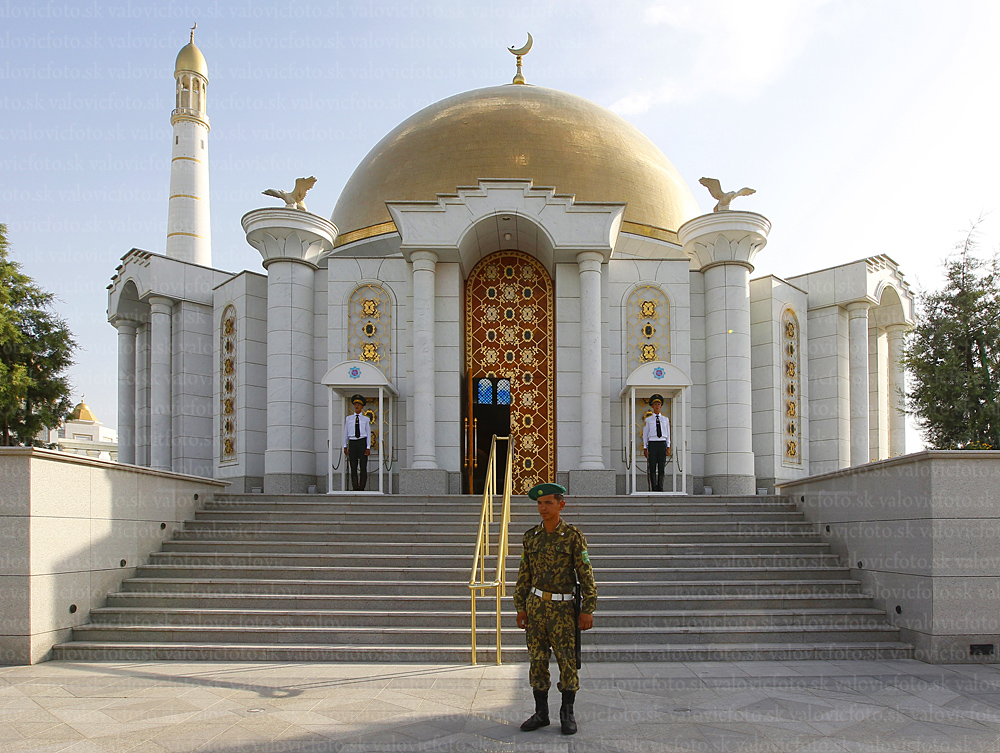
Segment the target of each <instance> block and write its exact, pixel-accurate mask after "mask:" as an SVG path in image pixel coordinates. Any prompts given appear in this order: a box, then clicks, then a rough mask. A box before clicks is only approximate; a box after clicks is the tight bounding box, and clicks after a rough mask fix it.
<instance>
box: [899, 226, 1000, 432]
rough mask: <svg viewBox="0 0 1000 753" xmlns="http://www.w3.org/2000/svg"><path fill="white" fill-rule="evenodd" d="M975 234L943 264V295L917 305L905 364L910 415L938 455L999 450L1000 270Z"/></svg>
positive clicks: (920, 300)
mask: <svg viewBox="0 0 1000 753" xmlns="http://www.w3.org/2000/svg"><path fill="white" fill-rule="evenodd" d="M977 250H978V249H977V242H976V226H975V225H973V227H972V229H971V230H970V231H969V234H968V235H967V236H966V238H965V240H964V241H963V242H962V243H960V244H958V246H956V249H955V252H954V253H953V254H952V255H951V256H950V257H948V258H947V259H945V262H944V268H945V285H944V288H943V289H942V290H939V291H937V292H932V293H922V294H921V295H920V296H919V298H918V324H917V326H916V328H915V329H914V330H913V332H912V334H911V335H910V338H909V341H908V343H907V346H906V351H905V356H904V359H903V364H904V365H905V367H906V369H907V370H908V371H909V375H910V387H909V390H908V392H909V394H908V396H907V401H906V403H907V409H908V412H909V413H911V414H912V415H913V416H915V417H916V419H917V424H918V426H919V427H920V430H921V433H922V434H923V435H924V441H925V442H926V443H927V444H928V446H929V447H932V448H935V449H974V448H993V447H1000V360H998V359H1000V267H998V259H997V257H996V256H995V255H994V257H993V258H992V259H990V260H983V259H981V258H980V257H979V256H978V255H977Z"/></svg>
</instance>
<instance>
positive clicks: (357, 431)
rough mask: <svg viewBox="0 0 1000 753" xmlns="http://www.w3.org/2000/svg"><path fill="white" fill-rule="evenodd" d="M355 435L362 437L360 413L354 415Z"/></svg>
mask: <svg viewBox="0 0 1000 753" xmlns="http://www.w3.org/2000/svg"><path fill="white" fill-rule="evenodd" d="M354 436H355V438H356V439H361V414H360V413H358V414H357V415H355V416H354Z"/></svg>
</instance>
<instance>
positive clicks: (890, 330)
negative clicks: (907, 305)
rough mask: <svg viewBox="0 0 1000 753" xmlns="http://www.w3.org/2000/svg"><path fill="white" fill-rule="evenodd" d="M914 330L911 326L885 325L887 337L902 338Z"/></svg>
mask: <svg viewBox="0 0 1000 753" xmlns="http://www.w3.org/2000/svg"><path fill="white" fill-rule="evenodd" d="M912 329H913V327H912V326H910V325H909V324H887V325H885V332H886V334H887V335H892V336H894V337H902V336H903V335H905V334H906V333H907V332H910V331H911V330H912Z"/></svg>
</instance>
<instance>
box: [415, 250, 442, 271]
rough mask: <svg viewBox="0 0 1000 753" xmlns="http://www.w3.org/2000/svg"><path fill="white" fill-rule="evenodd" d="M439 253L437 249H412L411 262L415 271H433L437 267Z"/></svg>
mask: <svg viewBox="0 0 1000 753" xmlns="http://www.w3.org/2000/svg"><path fill="white" fill-rule="evenodd" d="M437 262H438V255H437V252H436V251H411V252H410V263H411V264H412V265H413V271H414V272H433V271H434V269H435V267H437Z"/></svg>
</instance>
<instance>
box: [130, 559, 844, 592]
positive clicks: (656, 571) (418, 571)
mask: <svg viewBox="0 0 1000 753" xmlns="http://www.w3.org/2000/svg"><path fill="white" fill-rule="evenodd" d="M251 559H252V558H251ZM823 560H828V561H829V562H830V564H829V565H824V564H823V562H822V561H823ZM835 562H836V558H834V557H832V555H825V556H822V557H813V556H811V555H789V556H787V557H782V556H780V555H775V556H773V557H772V556H768V555H761V556H755V555H750V554H747V555H742V556H739V557H725V556H716V555H704V556H689V557H677V558H674V560H673V564H672V566H670V567H650V568H642V567H604V566H602V567H601V570H600V582H601V583H602V584H603V583H604V582H605V579H608V580H611V581H621V580H624V581H669V580H671V579H675V578H680V579H686V580H715V579H718V578H727V579H743V580H752V579H761V578H769V577H773V576H774V575H777V574H780V575H781V577H782V578H785V579H789V580H791V579H795V578H809V579H814V578H820V577H822V576H824V575H833V576H835V577H844V576H846V575H847V573H848V572H849V571H848V569H847V568H846V567H839V566H837V565H836V564H835ZM206 567H207V566H206V565H184V564H149V565H140V566H139V567H138V569H137V575H139V576H140V577H147V578H148V577H154V576H157V575H166V576H169V577H175V578H204V577H206V575H207V573H206V572H205V570H206ZM210 569H211V572H212V573H214V574H215V575H216V576H217V577H224V578H225V577H228V578H251V579H257V578H264V579H274V578H294V579H310V578H311V579H315V580H341V581H359V582H364V583H378V582H381V580H382V579H388V580H397V579H405V580H408V581H427V580H446V581H450V582H452V583H456V584H459V585H461V584H464V583H467V582H468V580H469V574H470V570H471V567H451V568H449V567H381V568H380V569H379V570H378V572H374V571H373V569H372V568H371V567H348V566H328V565H292V564H291V563H290V561H289V560H288V559H287V558H285V559H283V560H282V561H281V564H270V565H265V564H244V565H239V564H232V565H229V564H213V565H212V566H211V568H210ZM512 575H513V574H512Z"/></svg>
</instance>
